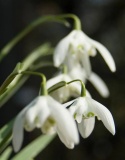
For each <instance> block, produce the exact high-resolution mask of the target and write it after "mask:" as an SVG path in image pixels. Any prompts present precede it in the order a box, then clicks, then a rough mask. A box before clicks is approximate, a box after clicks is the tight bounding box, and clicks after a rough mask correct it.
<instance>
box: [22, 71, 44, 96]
mask: <svg viewBox="0 0 125 160" xmlns="http://www.w3.org/2000/svg"><path fill="white" fill-rule="evenodd" d="M19 74H26V75H35V76H40V77H41V78H42V82H41V88H40V95H47V88H46V77H45V75H44V74H43V73H40V72H33V71H22V72H21V73H19Z"/></svg>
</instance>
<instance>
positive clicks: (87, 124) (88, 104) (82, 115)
mask: <svg viewBox="0 0 125 160" xmlns="http://www.w3.org/2000/svg"><path fill="white" fill-rule="evenodd" d="M69 105H70V107H69V108H68V109H69V111H70V113H71V114H72V115H73V117H74V118H75V120H76V121H77V123H78V129H79V132H80V134H81V136H82V137H83V138H87V137H88V136H89V135H90V134H91V133H92V131H93V129H94V125H95V116H97V118H98V120H101V121H102V122H103V124H104V126H105V127H106V128H107V129H108V130H109V131H110V132H111V133H112V134H113V135H114V134H115V124H114V120H113V117H112V114H111V113H110V111H109V110H108V109H107V108H106V107H105V106H103V105H102V104H100V103H99V102H97V101H95V100H94V99H92V98H90V97H87V96H86V97H80V98H77V99H75V100H73V101H71V102H67V103H65V104H64V107H67V106H69Z"/></svg>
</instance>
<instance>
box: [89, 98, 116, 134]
mask: <svg viewBox="0 0 125 160" xmlns="http://www.w3.org/2000/svg"><path fill="white" fill-rule="evenodd" d="M86 100H87V101H88V104H89V106H90V108H91V110H92V112H93V113H94V114H95V115H97V116H98V117H99V118H100V120H101V121H102V122H103V124H104V126H105V127H106V128H107V129H108V130H109V131H110V132H111V133H112V134H113V135H114V134H115V124H114V120H113V117H112V114H111V113H110V111H109V110H108V109H107V108H106V107H105V106H103V105H102V104H100V103H99V102H97V101H95V100H93V99H91V98H88V97H86Z"/></svg>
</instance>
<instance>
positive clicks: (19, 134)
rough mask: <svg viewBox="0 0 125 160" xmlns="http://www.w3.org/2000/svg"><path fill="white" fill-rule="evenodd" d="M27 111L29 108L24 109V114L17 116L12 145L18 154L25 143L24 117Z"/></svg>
mask: <svg viewBox="0 0 125 160" xmlns="http://www.w3.org/2000/svg"><path fill="white" fill-rule="evenodd" d="M27 109H28V108H24V109H23V110H22V112H20V113H19V114H18V115H17V117H16V119H15V122H14V126H13V139H12V144H13V148H14V151H15V152H18V151H19V150H20V148H21V145H22V142H23V125H24V116H25V112H26V110H27Z"/></svg>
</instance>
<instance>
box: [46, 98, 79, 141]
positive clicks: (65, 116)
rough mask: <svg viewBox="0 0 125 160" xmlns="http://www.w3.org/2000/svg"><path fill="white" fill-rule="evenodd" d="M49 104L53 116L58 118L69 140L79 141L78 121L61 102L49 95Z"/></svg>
mask: <svg viewBox="0 0 125 160" xmlns="http://www.w3.org/2000/svg"><path fill="white" fill-rule="evenodd" d="M48 102H49V103H48V104H49V106H50V110H51V113H52V116H53V118H54V119H55V120H56V123H57V127H58V129H59V130H60V132H61V133H62V135H63V136H64V137H65V139H68V141H70V142H73V143H75V144H77V143H78V142H79V136H78V131H77V127H76V123H75V121H74V119H73V117H72V116H71V114H70V113H69V111H68V110H67V109H65V108H64V107H63V106H62V105H61V104H60V103H58V102H57V101H55V100H54V99H52V98H51V97H50V96H48Z"/></svg>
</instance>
